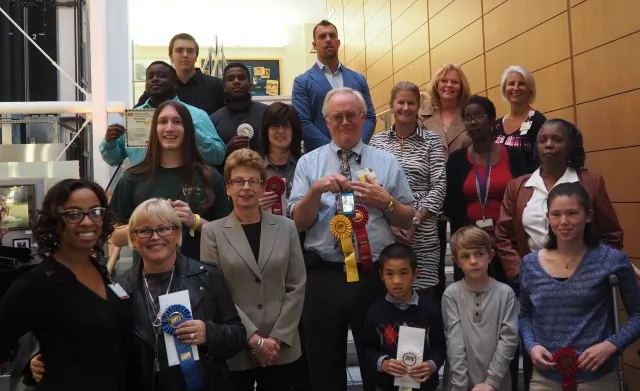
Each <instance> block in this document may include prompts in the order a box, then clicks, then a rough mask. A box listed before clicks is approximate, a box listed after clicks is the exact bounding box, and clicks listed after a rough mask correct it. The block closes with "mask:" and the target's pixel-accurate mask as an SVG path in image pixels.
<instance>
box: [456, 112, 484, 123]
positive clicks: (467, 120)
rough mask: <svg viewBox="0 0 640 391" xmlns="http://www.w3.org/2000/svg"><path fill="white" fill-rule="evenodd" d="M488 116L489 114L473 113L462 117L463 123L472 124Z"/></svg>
mask: <svg viewBox="0 0 640 391" xmlns="http://www.w3.org/2000/svg"><path fill="white" fill-rule="evenodd" d="M485 118H487V115H486V114H484V115H472V116H468V117H462V123H463V124H470V123H472V122H474V121H475V122H480V121H482V120H483V119H485Z"/></svg>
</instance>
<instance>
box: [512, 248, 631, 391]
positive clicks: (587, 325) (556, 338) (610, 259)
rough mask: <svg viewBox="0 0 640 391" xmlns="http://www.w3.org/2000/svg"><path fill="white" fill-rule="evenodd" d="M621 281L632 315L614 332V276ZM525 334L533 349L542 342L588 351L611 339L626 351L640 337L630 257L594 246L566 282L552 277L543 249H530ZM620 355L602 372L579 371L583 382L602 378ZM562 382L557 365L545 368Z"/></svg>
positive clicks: (525, 269) (524, 269)
mask: <svg viewBox="0 0 640 391" xmlns="http://www.w3.org/2000/svg"><path fill="white" fill-rule="evenodd" d="M612 274H615V275H617V276H618V279H619V281H620V294H621V296H622V301H623V303H624V306H625V308H626V309H627V311H628V314H629V320H628V321H627V323H626V324H625V325H624V326H623V327H622V328H621V329H620V331H619V332H618V333H616V334H614V333H613V298H612V295H611V287H610V286H609V276H610V275H612ZM520 289H521V290H520V293H521V308H520V316H519V318H520V334H521V335H522V340H523V343H524V346H525V348H526V349H527V352H530V351H531V349H532V348H533V347H534V346H536V345H542V346H544V347H545V348H547V350H549V352H551V354H553V353H554V352H555V351H556V350H558V349H560V348H563V347H566V348H572V349H575V350H576V351H577V352H578V354H582V352H584V351H585V350H586V349H587V348H589V347H591V346H593V345H595V344H598V343H600V342H603V341H605V340H606V341H610V342H611V343H613V344H614V345H615V346H616V347H617V348H618V353H622V351H623V350H624V349H625V348H626V347H627V346H629V345H631V344H632V343H633V342H635V341H636V340H637V339H638V338H640V286H639V285H638V282H637V280H636V277H635V275H634V272H633V268H632V266H631V263H630V262H629V258H627V256H626V255H625V254H623V253H622V252H620V251H618V250H614V249H612V248H609V247H605V246H599V247H596V248H593V249H589V251H587V253H586V254H585V256H584V259H583V260H582V262H581V263H580V265H578V268H577V269H576V271H575V272H574V273H573V275H572V276H571V277H569V278H568V279H567V280H566V281H563V282H560V281H558V280H556V279H554V278H552V277H551V276H549V275H548V274H547V273H546V272H545V271H544V269H543V268H542V266H541V265H540V262H538V252H537V251H536V252H533V253H531V254H528V255H527V256H525V257H524V259H523V260H522V263H521V264H520ZM614 364H615V357H611V359H610V360H609V361H608V362H606V363H605V364H604V365H603V366H602V367H601V368H600V369H599V370H598V371H596V372H579V373H578V375H576V380H578V381H579V382H584V381H591V380H595V379H598V378H600V377H602V376H604V375H605V374H607V373H609V372H611V371H612V370H613V368H614ZM541 374H542V375H544V376H545V377H547V378H549V379H553V380H556V381H561V377H560V374H559V373H558V372H557V371H555V370H550V371H541Z"/></svg>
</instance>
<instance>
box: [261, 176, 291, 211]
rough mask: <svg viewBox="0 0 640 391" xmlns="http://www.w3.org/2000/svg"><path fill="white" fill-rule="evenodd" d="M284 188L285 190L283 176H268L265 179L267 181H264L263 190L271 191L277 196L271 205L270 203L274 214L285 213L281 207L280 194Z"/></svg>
mask: <svg viewBox="0 0 640 391" xmlns="http://www.w3.org/2000/svg"><path fill="white" fill-rule="evenodd" d="M285 190H287V183H286V182H285V181H284V178H282V177H279V176H272V177H269V178H268V179H267V182H266V183H265V191H271V192H273V193H275V194H276V195H277V196H278V198H277V199H276V202H275V203H273V205H271V212H272V213H273V214H275V215H281V216H284V215H285V213H283V209H282V208H283V205H282V204H283V202H282V196H283V194H284V192H285Z"/></svg>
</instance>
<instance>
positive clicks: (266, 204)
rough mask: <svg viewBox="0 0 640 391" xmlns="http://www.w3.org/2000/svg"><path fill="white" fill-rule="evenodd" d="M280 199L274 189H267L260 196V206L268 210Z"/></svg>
mask: <svg viewBox="0 0 640 391" xmlns="http://www.w3.org/2000/svg"><path fill="white" fill-rule="evenodd" d="M278 201H280V196H279V195H277V194H276V193H274V192H272V191H265V192H264V194H263V195H262V198H260V207H261V208H262V209H263V210H267V209H269V208H271V207H272V206H273V205H275V203H276V202H278Z"/></svg>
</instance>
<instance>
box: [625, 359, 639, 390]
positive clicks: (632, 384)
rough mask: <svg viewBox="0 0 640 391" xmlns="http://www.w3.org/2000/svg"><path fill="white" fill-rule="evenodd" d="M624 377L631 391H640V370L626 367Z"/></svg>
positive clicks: (629, 366)
mask: <svg viewBox="0 0 640 391" xmlns="http://www.w3.org/2000/svg"><path fill="white" fill-rule="evenodd" d="M624 375H625V377H626V380H627V384H626V385H627V388H628V389H629V391H640V369H638V368H636V367H632V366H631V365H625V366H624Z"/></svg>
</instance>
